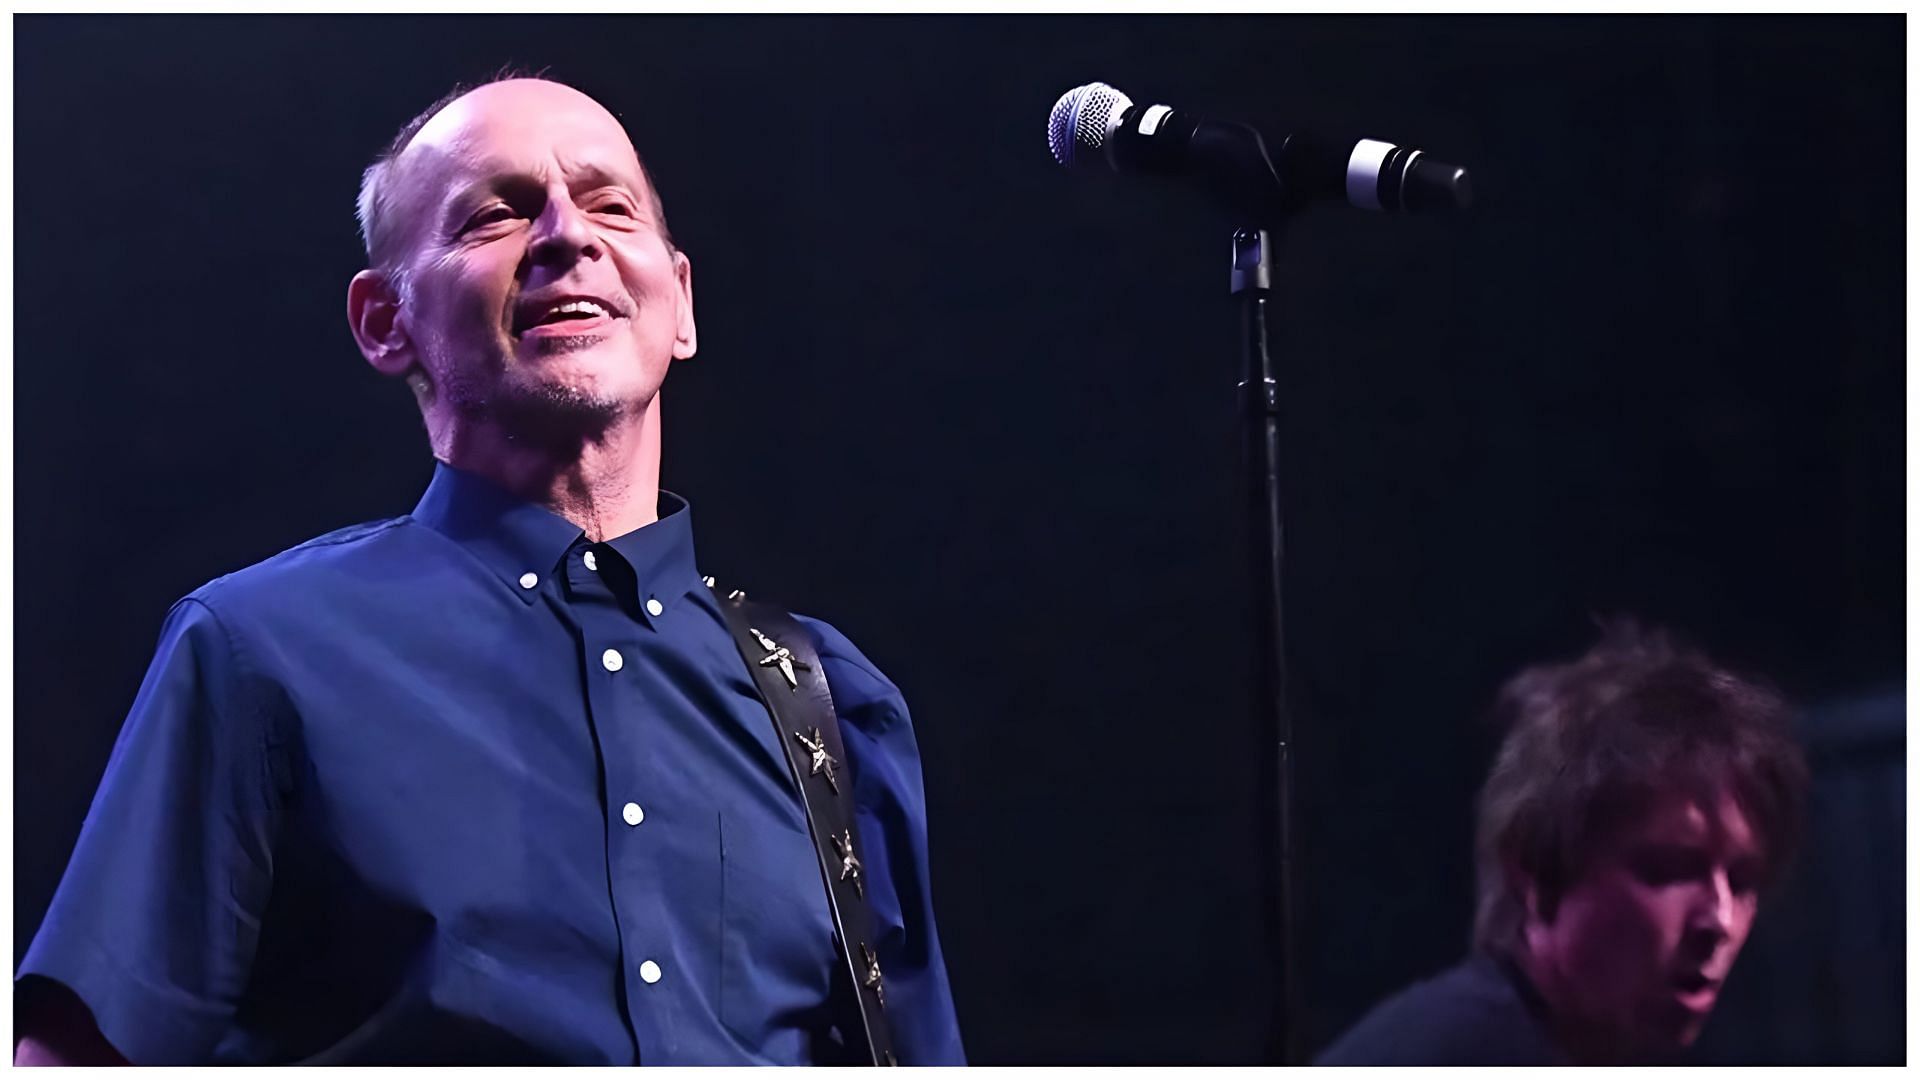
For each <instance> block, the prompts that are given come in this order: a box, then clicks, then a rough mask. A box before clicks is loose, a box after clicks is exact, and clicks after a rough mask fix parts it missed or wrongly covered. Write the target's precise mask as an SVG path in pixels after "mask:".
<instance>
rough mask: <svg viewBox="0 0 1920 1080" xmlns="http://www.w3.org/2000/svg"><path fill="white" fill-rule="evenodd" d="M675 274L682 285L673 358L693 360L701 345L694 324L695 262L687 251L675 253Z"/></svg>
mask: <svg viewBox="0 0 1920 1080" xmlns="http://www.w3.org/2000/svg"><path fill="white" fill-rule="evenodd" d="M673 276H674V279H675V280H676V281H677V282H678V283H679V285H680V298H679V301H678V308H679V310H678V313H677V319H676V321H675V323H674V329H673V358H674V359H675V360H691V359H692V358H693V354H694V353H695V352H696V351H697V350H698V349H699V347H700V335H699V332H698V331H697V330H695V329H694V325H693V262H692V261H691V260H689V259H688V258H687V253H686V252H684V251H678V250H676V251H675V252H674V253H673Z"/></svg>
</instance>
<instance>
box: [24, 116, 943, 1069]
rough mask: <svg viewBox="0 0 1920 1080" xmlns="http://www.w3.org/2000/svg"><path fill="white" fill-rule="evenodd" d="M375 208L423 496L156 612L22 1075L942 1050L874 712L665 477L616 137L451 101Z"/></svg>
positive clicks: (849, 671) (897, 770)
mask: <svg viewBox="0 0 1920 1080" xmlns="http://www.w3.org/2000/svg"><path fill="white" fill-rule="evenodd" d="M359 212H360V219H361V225H362V228H363V230H364V233H365V238H366V245H367V257H368V267H369V268H368V269H366V270H364V271H362V272H361V273H359V274H358V275H356V276H355V277H354V278H353V281H352V283H351V284H350V286H349V288H348V296H347V314H348V321H349V323H350V325H351V328H352V331H353V335H354V338H355V341H356V342H357V344H358V345H359V348H360V351H361V352H362V354H363V355H364V356H365V357H366V359H367V361H368V362H369V363H370V364H371V365H372V366H373V367H374V368H375V369H376V370H377V371H379V372H380V373H381V374H384V375H388V376H391V377H394V378H398V379H401V380H404V382H405V383H406V385H407V386H408V387H409V388H410V389H411V390H412V392H413V395H414V398H415V400H416V401H417V403H418V404H419V407H420V411H421V415H422V417H423V419H424V421H425V425H426V429H427V435H428V441H429V444H430V445H431V448H432V451H433V455H434V457H435V458H436V459H437V465H436V467H435V472H434V475H433V479H432V482H431V484H430V485H429V486H428V487H427V490H426V493H425V494H424V495H423V496H422V498H421V500H420V503H419V505H418V506H417V507H416V508H415V510H414V511H413V513H412V514H410V515H407V516H403V517H398V518H392V519H389V520H385V521H379V522H374V523H370V524H366V525H359V526H355V527H352V528H348V529H344V530H341V531H339V532H336V533H333V534H330V535H328V536H324V537H321V538H319V539H317V540H313V541H310V542H308V543H306V544H302V545H300V546H299V547H296V548H294V549H292V550H290V551H287V552H283V553H282V554H280V555H278V556H276V557H274V558H272V559H269V560H267V561H266V562H263V563H260V564H258V565H255V566H252V567H249V568H247V569H244V570H241V571H239V572H238V573H235V574H230V575H228V576H226V577H223V578H220V579H218V580H216V581H213V582H211V583H209V584H207V585H205V586H203V587H201V588H200V589H197V590H195V591H194V592H193V593H192V594H190V595H189V596H188V597H186V598H185V599H183V600H182V601H180V603H179V604H177V605H175V607H174V608H173V610H172V612H171V613H170V614H169V616H168V618H167V621H166V624H165V626H164V628H163V630H162V635H161V641H160V646H159V648H158V650H157V652H156V654H155V657H154V660H153V662H152V665H151V666H150V668H149V670H148V673H147V678H146V681H145V682H144V684H143V685H142V686H141V689H140V693H139V696H138V698H137V700H136V701H135V702H134V706H133V709H132V712H131V714H130V715H129V717H128V719H127V721H126V724H125V726H124V727H123V728H122V730H121V734H120V738H119V741H118V743H117V744H116V746H115V749H114V753H113V757H112V760H111V761H110V763H109V765H108V768H107V772H106V775H105V777H104V778H103V780H102V781H101V785H100V789H99V792H98V793H97V795H96V796H95V799H94V803H93V807H92V810H91V811H90V813H89V814H88V817H87V822H86V825H85V827H84V829H83V831H82V833H81V836H80V839H79V842H78V844H77V846H76V847H75V850H74V853H73V857H72V861H71V862H70V864H69V865H68V868H67V873H66V876H65V877H64V879H63V880H62V882H61V885H60V889H59V891H58V893H57V895H56V896H55V898H54V901H53V904H52V907H51V908H50V909H49V911H48V913H47V916H46V920H45V921H44V922H43V923H42V925H41V928H40V931H39V933H38V935H37V936H36V937H35V940H34V942H33V945H32V947H31V948H30V949H29V951H28V953H27V956H26V959H25V960H24V961H23V962H22V964H21V966H20V969H19V972H18V974H17V979H18V982H17V983H16V1003H17V1015H18V1017H19V1028H18V1031H19V1033H20V1036H21V1041H20V1042H19V1043H18V1044H17V1045H16V1050H15V1058H16V1061H18V1062H21V1063H40V1062H63V1061H69V1062H102V1063H104V1062H112V1061H118V1060H130V1061H132V1062H135V1063H140V1064H173V1063H191V1062H212V1063H279V1062H304V1063H317V1064H328V1063H362V1062H381V1063H409V1062H412V1063H445V1062H473V1063H508V1062H513V1063H599V1064H617V1063H646V1064H705V1063H765V1064H804V1063H835V1062H853V1061H886V1062H890V1061H894V1060H897V1061H899V1062H901V1063H905V1064H958V1063H961V1062H962V1054H961V1045H960V1038H959V1031H958V1027H957V1024H956V1021H955V1018H954V1013H953V1003H952V999H951V995H950V993H949V991H948V987H947V981H946V973H945V969H944V965H943V961H942V959H941V951H940V942H939V937H938V934H937V933H936V932H935V928H934V921H933V908H932V902H931V899H930V895H929V883H928V869H927V863H928V860H927V841H926V807H925V798H924V795H923V792H922V787H921V776H920V763H919V757H918V751H917V748H916V743H915V740H914V735H913V729H912V726H911V724H910V723H909V721H908V717H907V711H906V706H905V703H904V702H903V701H902V700H901V697H900V693H899V691H898V690H897V689H896V688H895V687H894V686H893V684H892V683H890V682H889V681H888V680H887V679H886V677H885V676H883V675H882V674H881V673H880V672H879V670H878V669H877V668H875V667H874V666H873V664H872V663H870V662H869V661H868V660H867V659H866V658H865V657H864V656H862V655H861V653H860V652H859V651H858V650H857V649H855V648H854V647H853V645H852V644H851V643H849V642H848V641H847V639H846V638H845V637H843V636H841V635H840V634H839V633H838V632H836V631H835V630H833V629H832V628H831V627H829V626H827V625H826V624H824V623H821V622H817V621H814V620H807V619H802V618H800V617H798V616H788V615H786V614H785V613H776V612H773V611H772V610H771V609H764V608H761V609H750V608H748V607H747V605H746V602H744V601H741V600H740V599H739V594H737V593H734V592H732V591H731V590H729V591H728V593H727V595H725V596H721V595H716V593H715V591H714V589H713V581H712V579H710V578H709V579H704V580H703V578H702V576H701V574H700V573H699V571H698V570H696V568H695V567H696V563H695V557H694V548H693V535H692V525H691V511H690V510H689V509H688V507H687V504H686V502H685V501H684V500H682V499H680V498H679V497H677V496H675V495H672V494H670V493H668V492H665V491H662V490H661V489H660V487H659V471H660V424H661V405H660V386H661V382H662V380H663V379H664V378H665V377H666V373H667V369H668V367H669V366H670V365H671V364H672V362H673V361H674V360H677V359H686V358H688V357H691V356H692V355H693V354H694V349H695V327H694V318H693V285H692V269H691V265H690V263H689V261H688V258H687V256H686V254H685V253H684V252H682V251H681V250H679V249H678V247H677V246H676V245H675V244H674V243H673V242H672V241H671V239H670V238H669V236H668V233H667V229H666V222H665V218H664V215H663V211H662V208H661V203H660V198H659V195H658V193H657V192H656V191H655V190H654V188H653V184H652V182H651V180H650V179H649V178H648V176H647V173H646V170H645V169H644V168H643V167H642V165H641V163H640V160H639V157H638V156H637V154H636V153H635V151H634V149H633V146H632V144H631V143H630V142H629V141H628V138H627V135H626V133H625V131H624V130H623V129H622V127H621V125H620V122H619V121H618V120H616V119H615V118H614V117H613V116H612V115H611V114H610V113H608V112H607V111H606V110H605V109H604V108H602V107H601V106H600V105H599V104H598V103H596V102H594V101H593V100H592V99H591V98H589V97H587V96H586V95H584V94H582V93H580V92H579V91H577V90H574V89H572V88H571V87H568V86H564V85H561V84H559V83H555V82H550V81H545V80H540V79H521V78H509V79H504V80H499V81H495V82H491V83H488V84H485V85H482V86H480V87H478V88H476V89H473V90H470V91H466V92H462V93H457V94H455V95H453V96H450V97H449V98H447V99H443V100H442V101H441V102H438V103H436V104H435V106H434V107H433V108H431V109H429V110H428V111H427V112H426V113H423V114H422V115H421V116H420V117H419V118H418V119H417V120H416V121H415V122H413V123H411V124H409V125H407V127H406V128H405V129H404V130H403V131H402V132H401V135H400V137H399V138H397V139H396V140H395V141H394V143H393V144H392V145H391V146H390V147H389V148H388V151H387V152H386V153H384V154H382V155H381V156H380V158H379V160H377V161H376V162H375V163H374V164H373V166H372V167H370V168H369V169H368V170H367V171H366V175H365V181H364V184H363V186H362V190H361V196H360V200H359ZM749 610H753V611H757V612H759V613H760V614H758V615H755V616H752V617H754V618H758V619H762V620H764V619H766V618H768V617H771V618H774V619H776V620H778V621H777V622H769V621H758V622H757V623H756V625H754V626H752V627H748V626H746V625H745V619H746V618H747V617H749V616H747V615H746V614H745V613H746V612H748V611H749ZM749 632H750V634H751V636H750V637H749ZM776 638H778V639H779V640H776ZM763 652H764V655H763ZM789 691H791V692H792V693H791V697H792V700H791V701H788V700H787V697H788V695H789ZM786 708H793V709H795V710H801V709H807V710H810V711H807V712H806V713H805V715H806V717H807V718H808V719H807V720H806V721H805V722H802V723H799V724H794V723H787V722H784V721H780V722H779V724H780V726H779V728H777V729H776V726H775V724H772V723H769V716H770V714H771V715H773V716H776V717H780V716H783V715H787V714H783V713H782V712H781V710H782V709H786ZM792 715H800V713H799V712H797V711H796V712H795V713H794V714H792ZM788 734H791V736H792V739H791V740H789V739H788V737H787V736H788ZM802 746H803V747H804V748H801V747H802ZM789 755H796V756H793V757H790V756H789ZM834 815H841V816H840V817H838V818H837V819H836V818H834ZM822 822H832V823H833V826H834V827H832V828H831V829H823V828H822V827H821V823H822ZM829 839H830V840H831V847H829V846H827V841H828V840H829ZM829 860H830V861H829ZM856 945H857V946H858V948H857V949H856V948H855V946H856ZM856 965H857V966H856ZM856 984H857V985H856ZM850 1002H852V1003H854V1005H853V1006H851V1007H850V1006H849V1003H850Z"/></svg>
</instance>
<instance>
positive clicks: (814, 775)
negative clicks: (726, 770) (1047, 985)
mask: <svg viewBox="0 0 1920 1080" xmlns="http://www.w3.org/2000/svg"><path fill="white" fill-rule="evenodd" d="M707 584H708V587H709V588H713V583H712V579H711V578H709V579H708V580H707ZM713 591H714V599H715V601H717V602H718V604H719V606H720V613H721V614H722V615H723V616H724V617H725V618H726V621H727V629H728V630H730V631H731V632H732V634H733V641H734V644H735V645H738V646H739V647H740V655H741V657H742V658H744V659H745V660H746V662H747V670H748V672H749V673H750V677H751V679H752V681H753V685H754V689H756V690H758V691H759V693H760V700H761V701H762V702H764V703H765V704H766V706H767V714H768V715H769V716H771V717H772V718H773V726H774V736H775V738H776V739H778V740H779V743H780V745H781V747H782V748H784V749H785V751H786V758H787V767H788V768H789V769H790V770H791V772H792V774H793V778H794V782H795V786H796V787H797V788H798V790H799V792H800V804H801V806H802V807H803V808H804V809H805V810H806V814H807V831H808V832H809V833H811V834H812V836H813V848H814V852H815V853H816V854H817V855H818V856H819V861H820V877H821V880H822V881H823V882H824V884H825V887H826V890H827V908H828V910H829V911H830V912H831V913H832V915H833V931H834V938H835V944H836V946H837V947H838V949H839V952H840V960H841V965H842V967H843V968H844V974H845V975H846V976H847V978H848V980H849V981H850V984H851V986H852V988H853V993H854V997H855V998H856V999H857V1000H858V1002H859V1010H858V1012H859V1024H860V1027H861V1029H862V1030H860V1031H859V1032H846V1035H847V1037H848V1040H849V1042H854V1041H855V1040H856V1039H857V1040H858V1041H859V1042H863V1043H864V1044H865V1047H866V1058H867V1060H868V1061H870V1062H871V1063H872V1064H874V1065H897V1064H899V1062H898V1061H896V1060H895V1059H894V1056H893V1033H892V1030H891V1028H890V1027H889V1026H888V1024H887V1011H886V1010H887V991H886V982H885V977H884V976H883V975H882V974H881V972H880V961H879V957H878V956H877V955H876V953H875V950H874V945H873V942H874V941H875V940H876V937H875V933H874V929H875V928H874V918H873V909H872V908H871V907H870V906H869V905H868V903H867V888H866V880H865V878H864V876H863V874H864V868H863V867H862V865H861V862H860V857H859V852H860V851H861V850H862V849H861V847H860V837H859V835H858V834H857V832H856V830H855V824H854V820H853V777H852V776H851V775H850V773H849V772H848V769H847V752H846V748H845V746H844V744H842V742H841V741H840V723H839V720H838V718H837V717H836V714H835V713H834V711H833V696H832V694H830V693H829V692H828V690H827V677H826V673H825V672H824V671H822V670H821V667H820V656H819V654H818V653H817V652H816V651H815V650H814V647H813V639H812V636H811V635H809V634H808V633H807V631H806V629H805V628H804V627H802V626H801V625H800V624H799V623H798V622H796V621H795V620H794V618H793V616H792V615H790V614H788V613H787V612H786V611H784V610H782V609H780V608H777V607H775V606H773V605H771V604H763V603H760V602H758V601H750V600H748V599H747V597H746V594H745V593H743V592H741V591H740V590H738V589H734V590H731V591H728V592H726V593H722V592H721V590H719V589H718V588H714V590H713ZM835 981H836V982H838V981H839V980H838V979H836V980H835Z"/></svg>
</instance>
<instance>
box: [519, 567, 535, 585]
mask: <svg viewBox="0 0 1920 1080" xmlns="http://www.w3.org/2000/svg"><path fill="white" fill-rule="evenodd" d="M538 584H540V575H539V574H536V573H534V572H533V571H531V570H529V571H527V572H526V573H524V574H521V575H520V587H521V588H523V589H531V588H533V587H534V586H535V585H538Z"/></svg>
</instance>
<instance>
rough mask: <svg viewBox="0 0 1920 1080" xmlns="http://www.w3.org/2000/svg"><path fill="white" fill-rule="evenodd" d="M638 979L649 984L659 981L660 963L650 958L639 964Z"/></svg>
mask: <svg viewBox="0 0 1920 1080" xmlns="http://www.w3.org/2000/svg"><path fill="white" fill-rule="evenodd" d="M640 981H641V982H643V983H646V984H648V985H649V986H651V985H652V984H654V983H657V982H659V981H660V965H659V964H656V963H654V962H653V961H651V960H646V961H643V962H642V963H641V964H640Z"/></svg>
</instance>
